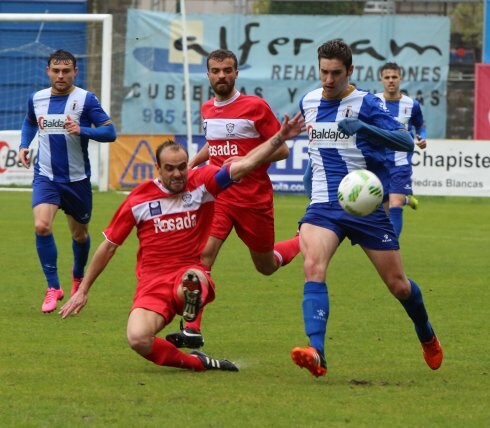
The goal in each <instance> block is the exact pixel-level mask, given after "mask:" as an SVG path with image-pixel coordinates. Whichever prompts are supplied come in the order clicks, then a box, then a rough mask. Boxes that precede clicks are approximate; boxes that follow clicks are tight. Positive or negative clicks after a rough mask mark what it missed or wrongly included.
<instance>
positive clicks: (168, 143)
mask: <svg viewBox="0 0 490 428" xmlns="http://www.w3.org/2000/svg"><path fill="white" fill-rule="evenodd" d="M165 149H170V150H173V151H175V152H178V151H179V150H183V151H184V152H185V154H186V155H187V159H189V153H188V152H187V149H186V148H185V147H184V146H183V145H182V144H179V143H177V142H175V141H174V140H165V141H164V142H163V143H162V144H160V145H159V146H158V147H157V150H156V152H155V156H156V158H157V165H158V166H162V165H161V163H160V155H161V153H162V152H163V151H164V150H165Z"/></svg>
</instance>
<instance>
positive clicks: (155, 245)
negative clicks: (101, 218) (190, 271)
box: [104, 166, 231, 280]
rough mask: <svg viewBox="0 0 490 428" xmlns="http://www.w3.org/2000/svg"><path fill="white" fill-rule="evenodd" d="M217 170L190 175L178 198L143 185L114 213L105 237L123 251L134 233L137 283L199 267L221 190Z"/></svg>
mask: <svg viewBox="0 0 490 428" xmlns="http://www.w3.org/2000/svg"><path fill="white" fill-rule="evenodd" d="M218 170H219V168H217V167H214V166H205V167H203V168H197V169H194V170H190V171H189V176H188V181H187V186H186V189H185V190H184V191H182V192H180V193H177V194H175V193H170V192H169V191H168V190H167V189H165V188H164V187H163V186H162V184H161V182H160V181H159V180H158V179H154V180H151V181H147V182H145V183H142V184H140V185H139V186H137V187H136V188H135V189H134V190H133V191H132V192H131V193H130V194H129V195H128V197H127V198H126V200H125V201H124V202H123V203H122V204H121V206H120V207H119V208H118V210H117V211H116V213H115V214H114V217H113V218H112V220H111V222H110V224H109V226H108V227H107V228H106V230H105V231H104V235H105V237H106V239H107V240H109V241H110V242H113V243H114V244H117V245H121V244H122V243H123V242H124V240H125V239H126V238H127V237H128V235H129V234H130V233H131V230H132V229H133V227H136V229H137V236H138V239H139V249H138V254H137V262H136V275H137V277H138V279H139V280H140V279H144V278H146V277H147V276H148V275H150V276H151V275H155V273H159V274H162V275H165V274H168V273H171V272H175V271H176V270H178V269H179V268H181V267H184V266H192V265H199V264H200V255H201V252H202V250H203V248H204V245H205V244H206V242H207V240H208V235H209V229H210V227H211V222H212V219H213V214H214V199H215V197H216V195H217V194H218V193H219V192H221V191H222V190H223V187H221V186H220V185H219V184H218V182H217V179H216V173H217V171H218ZM230 182H231V179H230ZM225 187H226V186H225Z"/></svg>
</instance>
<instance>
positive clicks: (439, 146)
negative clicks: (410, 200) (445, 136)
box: [412, 140, 490, 197]
mask: <svg viewBox="0 0 490 428" xmlns="http://www.w3.org/2000/svg"><path fill="white" fill-rule="evenodd" d="M412 163H413V176H412V181H413V183H412V184H413V192H414V194H416V195H438V196H487V197H488V196H490V141H472V140H428V141H427V148H426V149H425V150H416V151H415V153H414V155H413V159H412Z"/></svg>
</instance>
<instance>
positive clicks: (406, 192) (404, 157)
mask: <svg viewBox="0 0 490 428" xmlns="http://www.w3.org/2000/svg"><path fill="white" fill-rule="evenodd" d="M380 73H381V82H382V84H383V88H384V90H383V92H380V93H378V94H376V96H377V97H379V98H380V99H382V100H383V101H384V103H385V105H386V107H387V108H388V110H389V111H390V113H391V114H392V116H393V117H395V118H396V119H397V120H398V121H399V122H400V123H401V124H402V125H404V126H405V128H406V129H407V130H408V132H410V134H411V135H412V136H413V137H414V139H415V144H417V146H418V147H419V148H420V149H425V147H426V145H427V142H426V138H427V134H426V129H425V123H424V117H423V115H422V110H421V108H420V104H419V102H418V101H417V100H414V99H412V98H410V97H408V96H406V95H404V94H402V93H401V91H400V84H401V80H402V76H401V69H400V66H399V65H398V64H397V63H395V62H388V63H386V64H385V65H383V67H381V70H380ZM386 150H387V154H388V161H389V163H390V167H389V169H390V179H389V184H388V191H387V193H388V194H389V201H388V212H389V216H390V220H391V222H392V223H393V227H394V228H395V232H396V234H397V236H398V237H400V233H401V231H402V227H403V207H404V206H405V205H408V206H410V207H411V208H413V209H417V207H418V201H417V199H416V198H415V197H414V196H413V192H412V156H413V152H399V151H393V150H390V149H386ZM385 208H386V207H385Z"/></svg>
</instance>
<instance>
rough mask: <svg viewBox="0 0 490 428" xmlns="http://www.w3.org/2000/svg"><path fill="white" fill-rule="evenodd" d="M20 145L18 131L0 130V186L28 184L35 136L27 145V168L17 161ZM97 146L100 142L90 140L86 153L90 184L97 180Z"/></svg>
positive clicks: (35, 147) (31, 177)
mask: <svg viewBox="0 0 490 428" xmlns="http://www.w3.org/2000/svg"><path fill="white" fill-rule="evenodd" d="M19 146H20V131H0V186H9V185H18V186H26V185H28V186H30V185H31V184H32V179H33V177H34V168H33V166H32V165H34V163H35V161H36V157H37V149H38V143H37V136H36V137H34V139H33V140H32V143H31V145H30V147H29V149H30V153H29V157H30V158H31V167H30V168H29V169H26V168H24V166H23V165H22V164H21V163H20V162H19V161H18V159H19ZM99 146H100V143H95V142H92V141H91V142H90V143H89V146H88V154H89V158H90V165H91V169H92V177H91V181H92V184H95V185H97V184H98V182H99Z"/></svg>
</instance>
